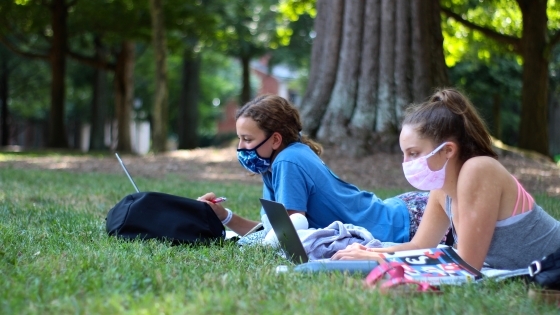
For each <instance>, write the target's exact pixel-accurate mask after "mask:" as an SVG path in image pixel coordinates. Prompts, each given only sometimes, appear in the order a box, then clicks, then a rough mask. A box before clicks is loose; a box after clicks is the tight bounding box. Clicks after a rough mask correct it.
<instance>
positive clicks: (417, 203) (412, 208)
mask: <svg viewBox="0 0 560 315" xmlns="http://www.w3.org/2000/svg"><path fill="white" fill-rule="evenodd" d="M429 196H430V193H429V192H427V191H412V192H407V193H404V194H401V195H398V196H395V198H399V199H401V200H402V201H404V203H405V204H406V207H407V208H408V213H409V214H410V239H412V237H413V236H414V234H416V231H418V226H419V225H420V221H422V217H423V216H424V211H425V210H426V205H427V204H428V197H429ZM448 233H449V231H448V232H447V233H445V236H444V237H443V239H442V240H441V242H440V244H446V240H447V237H448V235H449V234H448Z"/></svg>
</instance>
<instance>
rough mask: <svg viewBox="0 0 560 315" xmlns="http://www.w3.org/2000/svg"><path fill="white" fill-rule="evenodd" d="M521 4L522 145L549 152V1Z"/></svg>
mask: <svg viewBox="0 0 560 315" xmlns="http://www.w3.org/2000/svg"><path fill="white" fill-rule="evenodd" d="M517 3H518V4H519V7H520V9H521V13H522V15H523V32H522V36H521V52H522V57H523V88H522V91H521V121H520V123H519V146H520V147H521V148H524V149H529V150H534V151H537V152H539V153H542V154H545V155H549V154H550V152H549V146H548V145H549V143H548V117H547V114H548V108H547V106H548V101H547V97H548V62H549V54H550V49H549V47H548V43H547V31H548V30H547V15H546V5H547V1H546V0H518V1H517ZM547 51H548V54H547Z"/></svg>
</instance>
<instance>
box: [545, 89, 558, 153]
mask: <svg viewBox="0 0 560 315" xmlns="http://www.w3.org/2000/svg"><path fill="white" fill-rule="evenodd" d="M553 95H554V91H550V95H549V98H548V100H549V107H548V111H549V115H548V117H549V120H548V122H549V124H548V126H549V128H550V129H549V134H550V142H549V143H550V154H551V155H552V156H556V155H560V124H559V123H558V122H560V101H559V100H558V98H555V97H553Z"/></svg>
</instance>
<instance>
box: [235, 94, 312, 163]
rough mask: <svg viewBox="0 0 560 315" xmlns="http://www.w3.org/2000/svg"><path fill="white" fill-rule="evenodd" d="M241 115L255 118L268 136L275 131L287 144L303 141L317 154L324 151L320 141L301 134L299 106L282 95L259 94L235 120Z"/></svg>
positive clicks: (242, 109) (238, 112) (244, 107)
mask: <svg viewBox="0 0 560 315" xmlns="http://www.w3.org/2000/svg"><path fill="white" fill-rule="evenodd" d="M241 116H243V117H249V118H251V119H253V120H254V121H255V122H256V123H257V126H259V128H260V129H261V130H263V131H264V132H265V134H266V136H267V137H268V136H270V135H271V134H273V133H274V132H278V133H280V134H281V135H282V143H283V144H284V145H286V146H287V145H289V144H291V143H293V142H296V141H301V142H302V143H304V144H306V145H308V146H309V147H310V148H311V150H313V152H315V153H316V154H317V155H321V153H322V152H323V147H322V146H321V145H320V144H319V143H317V142H315V141H313V140H311V139H309V138H308V137H307V136H304V135H302V134H301V130H302V129H303V127H302V124H301V119H300V117H299V112H298V110H297V108H295V106H294V105H292V104H291V103H290V102H289V101H288V100H286V99H285V98H283V97H281V96H278V95H272V94H266V95H261V96H258V97H256V98H255V99H253V100H252V101H249V102H248V103H247V104H245V105H244V106H243V107H241V108H240V109H239V110H238V111H237V114H236V115H235V120H237V119H238V118H239V117H241Z"/></svg>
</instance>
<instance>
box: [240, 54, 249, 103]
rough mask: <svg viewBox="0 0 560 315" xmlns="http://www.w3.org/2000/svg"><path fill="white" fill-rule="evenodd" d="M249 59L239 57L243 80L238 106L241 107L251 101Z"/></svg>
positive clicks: (247, 57)
mask: <svg viewBox="0 0 560 315" xmlns="http://www.w3.org/2000/svg"><path fill="white" fill-rule="evenodd" d="M250 61H251V58H250V57H249V56H244V55H243V56H241V71H242V72H243V73H242V76H243V78H242V79H241V83H242V84H243V86H242V87H241V95H240V96H239V105H240V106H243V105H245V104H246V103H247V102H249V101H250V100H251V72H250V71H251V69H250V68H249V62H250Z"/></svg>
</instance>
